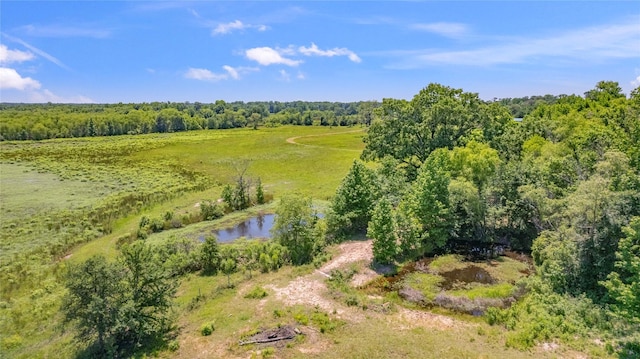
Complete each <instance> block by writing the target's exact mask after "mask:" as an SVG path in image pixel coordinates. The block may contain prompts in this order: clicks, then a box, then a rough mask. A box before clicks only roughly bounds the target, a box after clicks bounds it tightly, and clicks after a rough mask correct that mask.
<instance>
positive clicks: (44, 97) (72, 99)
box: [28, 89, 96, 103]
mask: <svg viewBox="0 0 640 359" xmlns="http://www.w3.org/2000/svg"><path fill="white" fill-rule="evenodd" d="M28 99H29V102H35V103H44V102H54V103H95V102H96V101H94V100H93V99H91V98H89V97H86V96H83V95H75V96H58V95H56V94H54V93H53V92H51V91H49V90H47V89H44V90H42V91H32V92H30V93H29V95H28Z"/></svg>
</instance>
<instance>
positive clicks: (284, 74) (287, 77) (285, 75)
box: [280, 69, 291, 82]
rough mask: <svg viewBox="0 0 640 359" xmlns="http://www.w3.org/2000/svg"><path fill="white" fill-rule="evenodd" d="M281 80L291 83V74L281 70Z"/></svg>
mask: <svg viewBox="0 0 640 359" xmlns="http://www.w3.org/2000/svg"><path fill="white" fill-rule="evenodd" d="M280 80H281V81H284V82H290V81H291V75H289V73H288V72H287V71H286V70H284V69H282V70H280Z"/></svg>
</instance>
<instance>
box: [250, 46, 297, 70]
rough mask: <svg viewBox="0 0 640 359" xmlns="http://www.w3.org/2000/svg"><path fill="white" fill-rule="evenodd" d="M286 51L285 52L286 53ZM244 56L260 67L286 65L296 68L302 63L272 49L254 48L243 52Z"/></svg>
mask: <svg viewBox="0 0 640 359" xmlns="http://www.w3.org/2000/svg"><path fill="white" fill-rule="evenodd" d="M286 51H287V50H285V52H286ZM245 56H246V57H247V58H248V59H249V60H253V61H256V62H257V63H259V64H260V65H263V66H269V65H276V64H281V65H287V66H298V65H299V64H301V63H302V60H293V59H290V58H287V57H284V56H283V55H282V54H281V53H280V52H279V51H278V50H276V49H272V48H270V47H256V48H253V49H249V50H246V51H245Z"/></svg>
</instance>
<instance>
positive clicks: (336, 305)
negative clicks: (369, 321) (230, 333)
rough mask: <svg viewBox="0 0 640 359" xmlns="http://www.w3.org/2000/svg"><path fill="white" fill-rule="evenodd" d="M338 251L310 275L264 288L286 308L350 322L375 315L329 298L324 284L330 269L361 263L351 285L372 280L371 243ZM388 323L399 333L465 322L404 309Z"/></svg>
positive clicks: (348, 244)
mask: <svg viewBox="0 0 640 359" xmlns="http://www.w3.org/2000/svg"><path fill="white" fill-rule="evenodd" d="M338 249H339V254H338V255H336V256H335V257H334V258H333V259H332V260H330V261H329V262H328V263H326V264H325V265H324V266H322V267H321V268H319V269H318V270H316V271H314V272H313V273H311V274H307V275H305V276H301V277H298V278H296V279H294V280H293V281H291V282H289V283H288V284H287V285H286V286H285V287H282V288H280V287H276V286H275V285H268V286H266V287H267V288H269V289H271V290H273V291H274V292H275V295H276V298H277V299H278V300H280V301H282V302H283V303H285V304H286V305H296V304H301V305H308V306H314V307H318V308H320V309H322V310H323V311H326V312H329V313H334V311H335V314H336V316H337V317H339V318H341V319H344V320H347V321H350V322H361V321H362V320H364V319H365V317H366V315H369V316H372V315H377V314H375V313H372V312H364V311H362V310H361V309H360V308H356V307H348V306H346V305H345V304H343V303H341V302H338V301H336V300H333V299H331V298H329V296H328V289H327V286H326V284H325V280H326V279H327V277H328V276H330V273H331V271H332V270H334V269H339V268H345V267H348V266H349V265H350V264H352V263H357V262H365V263H366V265H364V266H362V267H364V269H363V270H360V272H359V273H357V274H356V275H355V276H354V277H353V279H352V281H351V285H353V286H356V287H357V286H360V285H363V284H365V283H367V282H368V281H370V280H372V279H373V278H375V277H376V276H377V273H376V272H374V271H373V270H371V269H369V268H368V264H369V263H370V262H371V260H372V259H373V251H372V242H371V240H368V241H354V242H345V243H342V244H340V246H339V247H338ZM388 321H389V324H390V325H391V326H394V327H396V328H397V329H399V330H406V329H409V328H415V327H428V328H435V329H452V328H456V327H459V326H466V325H467V323H463V322H460V321H458V320H455V319H453V318H450V317H447V316H444V315H439V314H434V313H430V312H425V311H421V310H413V309H407V308H399V310H398V312H397V313H394V314H392V315H389V316H388Z"/></svg>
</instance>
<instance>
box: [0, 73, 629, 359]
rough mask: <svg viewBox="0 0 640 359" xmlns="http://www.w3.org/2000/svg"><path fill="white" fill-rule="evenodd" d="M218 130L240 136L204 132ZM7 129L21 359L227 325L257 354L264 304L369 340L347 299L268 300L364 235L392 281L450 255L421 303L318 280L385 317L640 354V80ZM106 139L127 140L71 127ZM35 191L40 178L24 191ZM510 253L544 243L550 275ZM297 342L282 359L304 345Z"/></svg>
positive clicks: (108, 116) (14, 324) (540, 261)
mask: <svg viewBox="0 0 640 359" xmlns="http://www.w3.org/2000/svg"><path fill="white" fill-rule="evenodd" d="M516 105H517V106H516ZM520 116H522V117H523V119H522V121H514V117H520ZM356 124H358V125H360V126H358V128H356V129H340V128H333V127H341V126H351V125H356ZM281 125H307V126H311V125H316V126H311V127H306V126H305V127H294V126H281ZM320 126H326V127H320ZM236 127H241V128H245V127H246V128H247V129H246V130H245V129H235V130H231V129H230V128H236ZM252 128H253V129H259V130H257V131H253V130H251V129H252ZM205 129H210V130H213V129H229V130H225V131H196V130H205ZM189 130H193V131H192V132H189V133H186V132H185V131H189ZM168 132H175V133H173V134H171V135H164V133H168ZM301 133H302V135H301ZM0 135H1V136H2V139H3V140H4V141H2V142H1V143H0V150H1V151H0V160H1V161H2V162H1V163H2V166H3V171H2V173H0V175H2V176H3V177H2V178H3V181H5V183H8V185H9V186H12V185H15V184H17V186H16V187H7V188H11V190H12V192H16V193H11V195H12V196H10V195H9V194H8V193H4V194H3V196H5V197H3V199H4V198H7V199H9V200H11V202H9V203H10V205H9V206H7V205H3V207H2V216H3V224H2V227H0V230H1V232H0V233H1V235H2V243H1V244H2V257H1V258H2V266H1V267H0V278H1V279H2V282H3V285H2V291H1V292H0V293H1V295H2V298H1V301H0V310H1V311H2V320H0V329H1V331H2V337H3V338H2V341H1V343H0V344H2V350H3V351H5V352H6V353H9V354H8V355H9V356H11V357H31V356H33V354H34V353H37V355H39V356H47V355H50V354H52V353H63V354H62V355H63V356H75V357H96V356H100V357H126V356H135V355H137V356H144V355H148V354H153V355H158V354H159V353H160V355H161V356H165V357H170V356H173V355H174V354H172V353H174V352H176V351H177V353H179V354H176V355H179V356H181V357H189V353H190V352H189V351H188V350H197V349H198V348H199V347H198V345H201V344H194V343H195V342H196V339H193V332H194V331H195V332H198V336H202V337H208V336H211V335H212V333H213V332H215V331H217V332H219V333H224V335H222V334H220V335H221V339H220V338H218V339H217V340H219V341H218V342H216V343H220V342H222V343H226V344H224V345H226V350H227V351H226V352H225V351H223V352H222V353H223V354H225V355H230V356H245V357H246V356H247V351H246V350H245V351H243V350H244V349H240V348H239V347H238V345H237V344H235V343H237V342H238V340H239V339H241V338H238V333H239V332H243V331H247V329H246V328H247V326H248V324H247V323H249V322H250V319H249V318H250V317H251V315H250V314H247V313H246V312H244V311H245V310H246V308H247V307H251V308H253V307H256V308H258V307H260V305H262V306H264V305H273V306H274V307H273V308H272V307H269V308H270V309H269V310H268V311H266V312H264V313H262V312H259V311H257V312H255V313H258V314H254V315H255V316H256V317H257V318H258V319H259V320H258V321H257V322H256V324H252V325H254V326H255V328H254V329H251V330H250V333H252V334H250V335H254V334H256V333H257V332H256V331H259V330H258V329H257V328H258V327H261V326H262V325H263V324H264V323H269V324H270V325H273V326H277V327H278V328H279V327H280V326H281V325H283V323H285V322H286V320H290V321H293V322H295V323H297V324H299V325H305V326H306V325H307V324H308V325H310V326H315V327H317V328H318V332H319V333H321V334H322V335H332V334H331V333H333V332H334V331H337V332H340V331H341V330H343V332H341V333H342V335H343V336H342V337H340V336H339V335H337V334H336V337H331V338H333V339H332V340H333V344H331V345H335V346H336V347H339V348H340V350H346V353H352V352H351V351H350V350H353V348H350V347H349V346H348V345H347V346H345V347H340V342H341V341H348V340H350V339H349V338H348V335H346V336H345V334H348V333H351V332H352V327H349V326H346V325H345V324H344V321H342V319H340V318H339V317H338V316H336V314H337V313H336V310H335V308H334V312H333V313H330V312H328V310H326V308H325V310H326V311H327V313H325V312H323V311H321V308H319V306H318V305H316V306H315V308H314V309H309V308H306V309H300V308H299V307H294V309H288V310H287V311H285V310H284V309H283V308H282V307H281V306H282V304H281V303H279V302H276V303H271V302H264V303H271V304H264V303H263V304H260V305H255V304H254V303H255V302H251V300H255V299H262V298H264V297H266V296H268V295H269V293H270V290H271V291H272V290H273V288H274V287H273V286H272V285H271V284H269V285H270V286H271V287H270V288H271V289H270V290H266V289H265V288H264V287H266V286H267V284H268V283H269V282H268V281H269V280H275V281H276V282H277V281H287V282H288V281H291V280H292V278H298V279H299V278H301V276H302V275H303V274H305V273H314V271H316V268H321V267H320V266H322V264H323V263H325V262H326V261H327V260H329V258H330V257H331V256H332V254H333V253H335V250H336V249H335V248H336V246H337V245H343V244H345V242H346V243H347V244H348V243H352V241H353V240H356V241H359V242H362V239H363V238H364V237H366V238H369V239H371V240H372V251H373V262H372V263H371V264H370V265H368V267H369V268H368V270H370V271H371V270H376V271H377V272H376V273H377V275H378V277H382V276H381V275H380V274H382V273H384V274H385V275H388V276H391V277H392V276H393V275H395V274H396V273H399V272H403V271H404V269H405V268H409V267H411V266H415V265H416V263H418V262H419V261H420V260H424V259H429V260H433V261H432V262H430V264H429V268H431V269H430V270H431V271H430V272H428V273H418V272H415V273H412V274H411V275H409V276H408V277H407V278H405V279H403V281H404V282H402V283H405V284H402V283H401V285H407V284H406V283H412V284H411V285H413V286H414V293H415V292H420V291H419V290H415V288H420V290H421V291H422V294H421V299H420V300H419V301H418V302H411V301H410V300H408V299H407V298H406V296H403V295H402V294H399V292H401V288H396V287H393V286H391V285H386V286H385V285H381V289H380V288H378V289H375V288H374V289H372V288H371V287H366V286H364V287H358V288H354V287H353V286H350V285H349V280H350V279H351V277H352V276H354V274H355V272H356V270H354V269H353V268H351V269H344V268H343V269H342V270H335V271H332V272H331V273H330V274H327V273H322V274H323V275H324V276H326V277H327V278H328V279H327V284H326V285H327V287H328V288H329V292H330V293H331V296H332V297H333V299H334V300H335V301H336V302H341V303H344V305H346V306H347V307H355V308H358V313H360V312H364V313H367V320H371V321H373V322H374V323H378V324H380V323H383V322H384V323H387V324H388V322H389V320H387V319H380V320H381V322H377V321H376V320H378V319H379V318H378V319H375V318H376V317H375V316H376V315H378V314H380V313H383V314H384V315H400V314H397V313H396V314H393V311H392V310H389V309H388V308H389V307H390V306H391V305H392V304H393V305H397V306H401V307H402V306H406V307H407V308H409V309H411V310H413V308H415V307H416V303H419V305H420V306H423V307H426V308H433V307H440V308H445V309H446V310H450V311H451V312H450V313H467V314H469V313H474V314H476V315H477V314H478V313H480V314H481V315H483V320H484V321H485V322H486V323H483V325H484V326H481V325H480V324H478V322H474V324H473V325H474V326H473V328H472V330H471V331H473V332H474V333H471V332H470V331H465V333H466V335H469V336H471V335H473V340H470V341H469V343H473V342H474V341H476V340H478V342H481V343H485V342H487V343H491V345H487V346H488V347H490V348H491V349H486V347H483V346H482V345H484V344H480V343H478V344H477V345H479V349H480V350H489V351H487V352H486V353H492V354H489V355H509V354H506V353H507V351H509V350H514V352H509V353H511V355H513V354H514V353H520V351H525V353H526V350H532V348H534V347H535V346H536V345H539V344H540V343H556V342H557V343H561V344H562V345H567V346H568V347H569V348H571V349H572V350H579V351H583V350H585V351H590V352H591V353H594V354H593V355H594V356H607V355H608V356H618V357H620V358H634V357H638V356H639V355H640V334H639V333H640V145H639V144H640V88H636V89H635V90H633V91H632V92H631V93H630V94H629V95H628V96H627V95H625V94H623V93H622V90H621V88H620V87H619V85H618V84H617V83H615V82H609V81H602V82H599V83H598V84H596V86H595V88H594V89H593V90H590V91H588V92H587V93H585V94H584V96H578V95H569V96H564V95H563V96H544V97H541V98H539V97H531V98H523V99H504V100H495V101H490V102H487V101H483V100H481V99H480V98H479V97H478V95H477V94H475V93H469V92H465V91H464V90H462V89H455V88H451V87H447V86H443V85H440V84H430V85H428V86H427V87H425V88H424V89H422V90H421V91H420V92H419V93H418V94H416V95H415V96H414V97H413V98H412V99H411V100H398V99H384V100H383V101H382V102H381V103H377V102H361V103H349V104H343V103H328V102H318V103H306V102H291V103H278V102H259V103H258V102H256V103H246V104H245V103H229V104H227V103H224V102H222V101H218V102H216V103H215V104H199V103H195V104H189V103H186V104H180V103H151V104H117V105H115V104H114V105H54V104H42V105H21V104H3V105H2V106H1V107H0ZM109 135H128V136H118V137H112V138H106V137H102V138H75V137H97V136H109ZM355 136H361V137H355ZM60 137H74V139H53V138H60ZM49 138H51V139H52V140H49V141H42V142H31V141H21V140H33V139H38V140H40V139H49ZM304 138H306V140H304V141H303V139H304ZM360 138H362V140H360ZM296 139H298V141H299V142H296ZM305 141H306V142H305ZM363 142H364V146H362V144H363ZM265 148H268V151H265ZM357 157H359V158H357ZM345 174H346V176H345ZM25 179H26V180H25ZM32 182H35V183H36V184H38V183H42V184H44V185H43V186H39V187H38V188H36V187H28V188H26V189H24V190H23V189H21V188H20V185H26V186H30V183H32ZM3 185H6V184H3ZM70 188H72V190H70ZM4 190H5V189H4V187H3V191H4ZM331 193H333V195H330V194H331ZM312 196H314V197H313V199H312ZM49 197H51V198H49ZM216 198H219V199H218V200H216ZM319 198H320V199H326V200H327V201H318V200H317V199H319ZM67 202H68V203H67ZM194 202H197V203H196V204H195V205H194ZM34 203H36V204H37V205H33V204H34ZM258 212H259V213H263V212H268V213H273V214H275V222H274V225H273V228H272V230H271V234H272V237H273V240H271V241H259V240H251V241H248V240H240V241H237V242H235V243H233V244H221V243H218V241H217V240H216V238H215V237H214V236H212V235H210V233H211V232H203V231H208V230H209V229H210V228H211V226H214V228H217V229H219V228H224V227H225V225H226V224H227V223H228V221H233V220H234V218H235V220H237V219H243V218H244V217H247V216H251V215H254V214H255V213H258ZM190 228H196V229H197V232H195V233H197V235H193V234H189V232H188V230H189V229H190ZM183 230H185V231H184V232H183ZM203 233H205V234H206V235H202V234H203ZM199 235H202V236H201V237H202V238H200V237H198V236H199ZM507 250H514V251H516V252H518V253H520V254H521V255H523V256H524V257H525V258H526V257H528V256H530V258H531V261H532V266H533V270H529V269H527V268H528V267H527V265H526V264H523V263H519V262H518V261H515V260H510V259H508V258H507V259H505V258H504V256H501V255H502V254H503V253H504V252H505V251H507ZM464 263H478V265H480V264H482V265H485V266H486V268H488V269H489V270H491V267H496V268H494V270H495V271H497V272H495V273H498V274H500V275H501V276H502V277H504V278H506V279H504V280H503V281H501V282H497V283H490V284H487V285H477V286H471V287H455V288H450V289H445V288H444V287H441V285H442V278H441V277H438V270H437V268H438V266H442V267H446V266H450V267H451V266H453V268H458V269H459V268H462V267H460V266H466V265H467V264H464ZM434 268H435V269H434ZM505 268H506V269H505ZM361 269H362V268H361ZM305 271H306V272H305ZM443 271H444V270H443ZM278 272H285V274H282V275H281V276H280V277H278V276H277V275H278V274H277V273H278ZM309 275H311V274H309ZM265 278H267V279H265ZM323 278H324V277H323ZM298 279H296V280H298ZM383 279H384V278H383ZM376 280H377V279H376ZM376 280H374V281H373V282H376ZM212 283H213V284H212ZM246 283H249V284H254V285H255V286H254V287H253V289H247V288H246V285H244V284H246ZM385 283H387V282H385ZM374 284H375V283H374ZM236 286H238V288H236ZM202 288H209V289H205V290H202ZM211 288H213V289H211ZM403 288H404V287H403ZM405 289H406V288H405ZM367 290H369V291H374V292H372V293H373V294H375V295H369V294H371V293H370V292H367ZM238 296H240V298H242V299H238ZM378 297H380V298H382V299H377V298H378ZM372 298H373V299H372ZM379 300H382V302H379ZM261 303H262V302H261ZM390 303H391V304H390ZM229 308H231V309H229ZM256 310H258V309H256ZM229 311H231V313H229ZM398 312H399V311H398ZM374 313H375V314H374ZM399 313H403V312H399ZM448 313H449V312H448ZM358 315H360V314H358ZM451 315H456V314H451ZM369 316H371V317H372V318H374V319H370V318H369ZM210 317H215V318H217V320H218V321H217V322H215V323H214V321H212V320H209V319H204V318H210ZM394 318H397V317H394ZM464 320H468V321H472V320H475V319H469V318H467V319H464ZM359 321H360V323H362V322H364V320H359ZM356 322H357V321H356ZM201 323H204V324H202V325H201ZM487 323H488V324H487ZM350 325H352V326H356V325H361V324H354V323H351V324H350ZM380 325H382V324H380ZM489 325H491V327H490V328H497V329H495V330H493V329H492V330H491V333H493V334H487V333H486V332H485V330H486V329H484V328H485V326H486V327H489ZM342 326H344V329H341V327H342ZM383 326H384V325H383ZM476 326H478V329H476ZM194 328H196V329H194ZM359 328H361V329H362V330H363V331H362V332H360V335H362V336H363V337H364V336H365V335H371V337H373V338H375V337H381V336H380V335H379V333H378V332H377V331H373V329H371V328H367V327H359ZM376 330H378V329H376ZM465 330H466V329H465ZM185 333H186V334H185ZM416 333H418V332H416ZM416 333H414V332H413V331H409V332H401V335H403V336H404V337H407V338H413V336H414V335H417V334H416ZM496 333H498V334H496ZM502 333H506V334H502ZM387 334H388V335H394V334H393V333H387ZM418 334H419V335H417V338H418V339H420V338H421V336H422V337H426V336H427V334H425V333H424V332H419V333H418ZM181 335H183V336H186V339H185V337H181ZM385 335H386V334H385ZM435 335H437V336H438V335H441V336H442V337H441V338H440V340H442V341H443V342H444V343H451V342H450V341H448V340H451V339H447V337H446V336H445V334H442V333H441V332H437V333H436V334H435ZM456 335H457V334H456ZM214 336H215V335H214ZM454 336H455V335H454ZM503 337H505V338H503ZM180 338H182V340H180ZM229 338H231V339H229ZM242 338H245V337H244V336H243V337H242ZM394 338H395V337H394ZM496 338H500V339H496ZM300 340H301V341H303V339H300ZM407 340H408V339H407ZM455 340H457V341H460V340H461V339H460V338H459V337H457V336H456V337H455ZM230 342H232V343H233V344H229V343H230ZM495 342H499V343H504V344H505V345H506V348H499V349H495V348H493V347H494V346H495V345H494V344H495ZM43 343H46V344H43ZM456 344H460V342H456ZM202 345H203V344H202ZM291 345H294V344H291ZM323 345H329V344H323ZM359 345H360V346H362V343H360V344H359ZM397 345H399V346H400V347H399V349H398V350H399V351H398V352H404V351H410V350H412V349H411V348H412V345H410V344H407V343H404V342H403V343H398V344H397ZM402 345H405V346H404V347H403V346H402ZM446 345H449V344H446ZM470 345H472V346H473V345H476V344H470ZM181 346H184V348H182V349H181ZM413 347H415V346H413ZM194 348H195V349H194ZM289 348H290V347H289V344H287V347H286V349H284V348H281V349H282V350H283V351H282V352H281V354H282V356H283V357H295V356H296V355H299V354H300V353H297V354H296V353H293V352H288V351H286V350H288V349H289ZM414 349H415V348H414ZM180 350H184V351H183V352H181V351H180ZM494 350H497V352H496V351H494ZM365 352H366V351H365ZM162 353H163V354H162ZM217 353H218V355H220V352H217ZM264 353H265V352H263V353H262V356H263V357H268V355H267V356H265V354H264ZM359 353H363V352H362V351H361V352H359ZM496 353H498V354H496ZM536 353H537V354H540V352H533V353H532V354H531V355H532V356H535V355H536ZM231 354H233V355H231ZM330 354H335V353H330ZM467 354H468V353H467V352H465V353H462V354H461V355H467ZM336 355H337V354H336ZM544 355H546V354H544ZM338 356H339V355H338Z"/></svg>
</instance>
